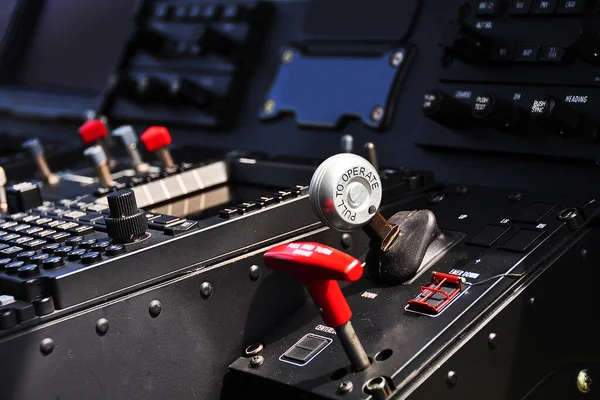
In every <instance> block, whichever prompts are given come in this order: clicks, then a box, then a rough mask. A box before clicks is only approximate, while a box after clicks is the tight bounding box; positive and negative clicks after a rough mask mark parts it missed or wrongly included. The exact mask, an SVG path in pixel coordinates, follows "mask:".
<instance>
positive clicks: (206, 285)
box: [200, 282, 213, 299]
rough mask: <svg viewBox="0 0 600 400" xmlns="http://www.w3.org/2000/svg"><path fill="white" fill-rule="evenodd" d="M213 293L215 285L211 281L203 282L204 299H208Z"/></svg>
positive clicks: (202, 293) (201, 290) (201, 289)
mask: <svg viewBox="0 0 600 400" xmlns="http://www.w3.org/2000/svg"><path fill="white" fill-rule="evenodd" d="M212 293H213V285H212V284H211V283H210V282H203V283H202V285H200V296H202V298H203V299H208V298H209V297H210V296H211V295H212Z"/></svg>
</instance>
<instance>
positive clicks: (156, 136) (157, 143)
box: [140, 126, 173, 151]
mask: <svg viewBox="0 0 600 400" xmlns="http://www.w3.org/2000/svg"><path fill="white" fill-rule="evenodd" d="M140 139H141V140H142V142H143V143H144V146H146V150H148V151H155V150H158V149H160V148H161V147H165V146H167V145H169V144H171V142H172V141H173V140H172V139H171V134H170V133H169V130H168V129H167V128H165V127H164V126H151V127H150V128H148V129H146V132H144V133H142V136H140Z"/></svg>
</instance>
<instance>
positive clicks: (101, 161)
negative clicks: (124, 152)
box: [83, 145, 114, 187]
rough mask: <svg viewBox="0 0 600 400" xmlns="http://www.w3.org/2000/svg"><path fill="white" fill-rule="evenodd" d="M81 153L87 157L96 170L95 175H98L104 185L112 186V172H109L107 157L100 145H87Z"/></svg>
mask: <svg viewBox="0 0 600 400" xmlns="http://www.w3.org/2000/svg"><path fill="white" fill-rule="evenodd" d="M83 154H84V155H85V156H86V157H88V158H89V160H90V161H91V163H92V165H93V166H94V169H95V171H96V175H98V179H100V182H101V183H102V184H103V185H104V186H107V187H108V186H112V185H113V184H114V181H113V179H112V174H111V173H110V168H109V166H108V157H107V156H106V153H105V152H104V149H103V148H102V146H100V145H95V146H91V147H88V148H87V149H85V151H84V152H83Z"/></svg>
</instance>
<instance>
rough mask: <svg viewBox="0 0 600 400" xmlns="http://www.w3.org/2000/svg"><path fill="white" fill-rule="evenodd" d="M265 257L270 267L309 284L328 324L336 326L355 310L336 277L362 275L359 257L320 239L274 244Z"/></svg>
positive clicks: (347, 279)
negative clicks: (349, 303)
mask: <svg viewBox="0 0 600 400" xmlns="http://www.w3.org/2000/svg"><path fill="white" fill-rule="evenodd" d="M264 260H265V264H266V265H267V267H268V268H270V269H273V270H276V271H280V272H283V273H286V274H288V275H291V276H293V277H294V278H296V279H298V280H299V281H300V282H302V284H304V285H305V286H306V288H307V289H308V291H309V293H310V295H311V296H312V298H313V301H314V302H315V304H316V305H317V307H319V308H320V309H321V310H322V316H323V320H324V321H325V323H326V324H327V325H329V326H331V327H332V328H337V327H338V326H340V325H343V324H345V323H346V322H348V321H349V320H350V317H351V316H352V311H351V310H350V307H349V306H348V302H346V298H345V297H344V295H343V294H342V291H341V290H340V286H339V285H338V283H337V282H336V281H345V282H354V281H357V280H359V279H360V277H361V276H362V274H363V268H362V265H361V263H360V261H358V260H357V259H356V258H354V257H352V256H349V255H348V254H345V253H342V252H341V251H339V250H336V249H333V248H331V247H328V246H325V245H322V244H319V243H313V242H302V243H289V244H283V245H280V246H277V247H273V248H272V249H271V250H269V251H267V252H266V253H265V255H264Z"/></svg>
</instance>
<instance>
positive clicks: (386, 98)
mask: <svg viewBox="0 0 600 400" xmlns="http://www.w3.org/2000/svg"><path fill="white" fill-rule="evenodd" d="M409 55H410V52H409V51H408V49H406V48H396V49H393V50H391V51H388V52H386V53H384V54H382V55H380V56H377V57H365V56H360V57H359V56H311V55H306V54H303V53H302V52H301V51H300V50H298V49H296V48H292V47H287V48H284V49H283V50H282V51H281V54H280V60H281V61H280V67H279V71H278V72H277V75H276V77H275V80H274V82H273V84H272V86H271V90H270V91H269V94H268V95H267V97H266V99H265V102H264V103H263V105H262V108H261V110H260V118H261V119H263V120H269V119H273V118H276V117H278V116H280V115H281V114H295V116H296V122H297V124H298V125H300V126H308V127H320V128H326V129H334V128H336V127H338V126H339V124H340V123H341V122H342V120H344V119H347V118H352V117H354V118H360V119H361V120H362V122H363V124H365V125H366V126H368V127H370V128H373V129H377V130H385V129H387V128H388V127H389V125H390V123H391V120H392V114H393V112H392V110H393V108H394V103H395V98H396V97H397V96H396V94H397V91H398V88H399V86H400V85H399V82H400V81H401V79H402V78H403V77H404V75H405V73H406V71H407V70H408V65H409V64H410V62H409V61H410V57H409Z"/></svg>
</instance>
